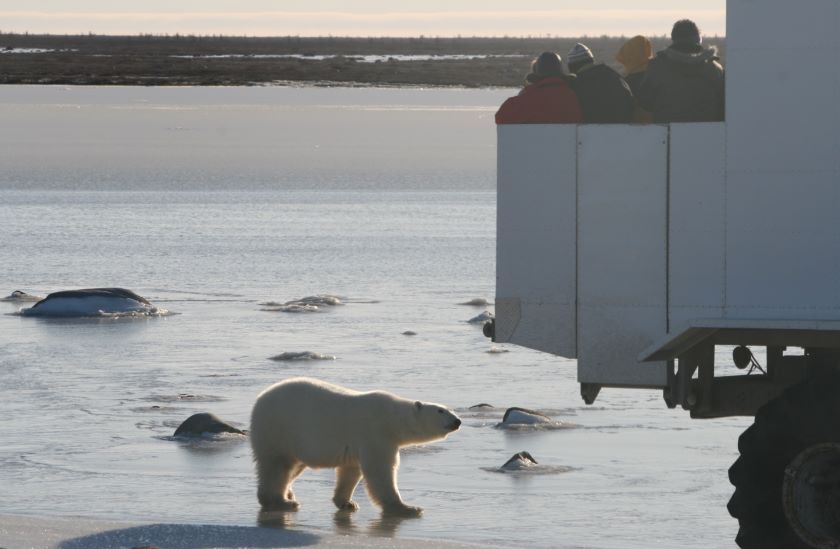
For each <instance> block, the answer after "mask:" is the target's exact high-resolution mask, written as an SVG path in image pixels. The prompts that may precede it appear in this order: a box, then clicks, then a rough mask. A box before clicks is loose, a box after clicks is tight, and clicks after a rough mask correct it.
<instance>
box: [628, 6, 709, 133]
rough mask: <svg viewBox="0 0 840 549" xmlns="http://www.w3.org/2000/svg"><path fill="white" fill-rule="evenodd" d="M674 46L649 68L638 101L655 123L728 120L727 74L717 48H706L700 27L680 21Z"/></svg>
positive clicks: (690, 22)
mask: <svg viewBox="0 0 840 549" xmlns="http://www.w3.org/2000/svg"><path fill="white" fill-rule="evenodd" d="M671 40H672V42H673V43H672V44H671V45H670V46H669V47H668V48H667V49H665V50H663V51H661V52H659V53H658V54H657V55H656V57H655V58H653V59H652V60H651V62H650V63H649V64H648V70H647V75H646V76H645V79H644V80H643V81H642V85H641V87H640V88H639V94H638V97H637V99H638V101H639V104H640V105H641V106H642V108H644V109H645V110H648V111H651V112H652V113H653V120H654V122H659V123H667V122H717V121H722V120H723V117H724V72H723V67H722V66H721V65H720V63H719V62H718V61H719V60H720V58H719V57H718V56H717V50H716V49H715V48H714V47H711V48H704V47H703V46H702V38H701V37H700V30H699V29H698V28H697V25H696V24H695V23H694V22H693V21H690V20H688V19H683V20H681V21H677V22H676V23H675V24H674V28H673V30H672V31H671Z"/></svg>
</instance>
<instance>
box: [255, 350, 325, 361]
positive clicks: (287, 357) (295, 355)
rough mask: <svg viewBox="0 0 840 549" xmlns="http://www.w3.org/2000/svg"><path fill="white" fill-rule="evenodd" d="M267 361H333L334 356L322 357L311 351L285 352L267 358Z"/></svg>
mask: <svg viewBox="0 0 840 549" xmlns="http://www.w3.org/2000/svg"><path fill="white" fill-rule="evenodd" d="M269 360H274V361H277V362H287V361H293V360H335V355H323V354H321V353H313V352H312V351H286V352H285V353H280V354H279V355H274V356H272V357H269Z"/></svg>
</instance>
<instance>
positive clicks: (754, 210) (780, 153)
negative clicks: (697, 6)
mask: <svg viewBox="0 0 840 549" xmlns="http://www.w3.org/2000/svg"><path fill="white" fill-rule="evenodd" d="M728 19H729V28H728V39H727V40H728V44H727V63H728V72H727V122H726V129H727V138H726V139H727V177H726V180H727V183H726V227H727V231H726V242H727V246H726V270H727V272H726V289H725V295H726V307H725V315H726V316H727V317H729V318H748V319H752V318H758V319H837V318H840V280H838V275H837V273H838V272H840V270H839V269H840V225H838V220H839V219H840V217H838V215H837V211H838V207H840V189H838V180H840V170H838V167H840V165H839V164H838V162H840V55H839V54H838V51H840V38H838V33H837V28H838V26H840V2H837V1H836V0H810V1H809V2H805V3H795V2H788V1H786V0H762V1H761V2H757V1H754V0H753V1H750V0H730V1H729V12H728ZM791 28H798V29H802V30H803V32H802V33H800V34H801V36H799V38H798V39H797V41H796V47H795V48H791V47H790V44H788V43H785V41H779V40H775V39H772V38H768V36H770V37H772V36H779V35H781V34H783V33H784V32H786V31H788V30H789V29H791ZM780 33H781V34H780Z"/></svg>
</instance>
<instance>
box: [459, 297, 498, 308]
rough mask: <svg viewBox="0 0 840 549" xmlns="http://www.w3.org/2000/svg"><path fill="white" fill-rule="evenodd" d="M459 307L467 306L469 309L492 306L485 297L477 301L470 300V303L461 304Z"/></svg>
mask: <svg viewBox="0 0 840 549" xmlns="http://www.w3.org/2000/svg"><path fill="white" fill-rule="evenodd" d="M458 305H467V306H469V307H486V306H488V305H490V302H489V301H487V300H486V299H484V298H483V297H477V298H475V299H470V300H469V301H464V302H463V303H459V304H458Z"/></svg>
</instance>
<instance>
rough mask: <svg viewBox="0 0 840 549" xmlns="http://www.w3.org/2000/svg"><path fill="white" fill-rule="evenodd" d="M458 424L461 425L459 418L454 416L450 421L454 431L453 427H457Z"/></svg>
mask: <svg viewBox="0 0 840 549" xmlns="http://www.w3.org/2000/svg"><path fill="white" fill-rule="evenodd" d="M460 426H461V420H460V419H457V418H456V419H455V421H453V422H452V430H453V431H454V430H455V429H457V428H458V427H460Z"/></svg>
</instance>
